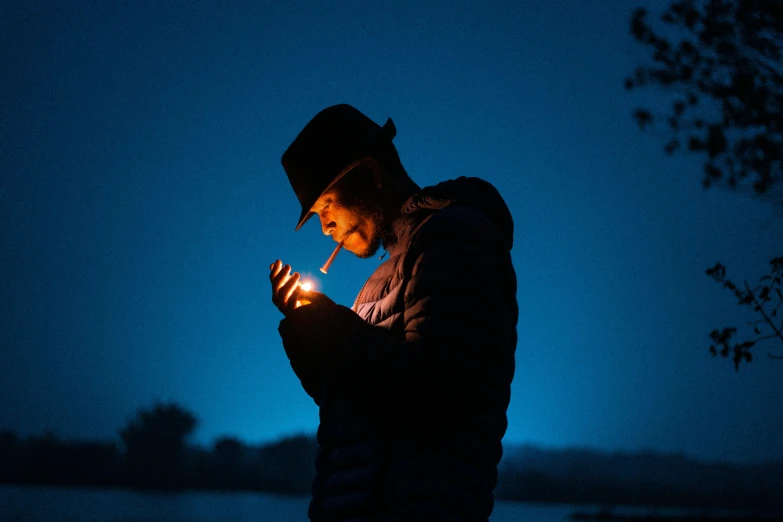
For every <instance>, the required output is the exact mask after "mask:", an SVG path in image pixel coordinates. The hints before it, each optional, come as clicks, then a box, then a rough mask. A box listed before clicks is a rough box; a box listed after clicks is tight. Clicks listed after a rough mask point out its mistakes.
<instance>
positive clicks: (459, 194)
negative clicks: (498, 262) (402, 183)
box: [402, 176, 514, 250]
mask: <svg viewBox="0 0 783 522" xmlns="http://www.w3.org/2000/svg"><path fill="white" fill-rule="evenodd" d="M451 205H461V206H467V207H473V208H476V209H478V210H480V211H481V212H482V213H483V214H484V215H485V216H487V218H489V219H490V221H492V222H493V223H494V224H495V226H496V227H498V229H499V230H500V232H501V233H502V234H503V238H504V240H505V242H506V247H507V248H508V249H509V250H511V247H512V246H513V244H514V220H513V219H512V218H511V212H510V211H509V210H508V206H507V205H506V202H505V201H503V197H502V196H501V195H500V193H499V192H498V191H497V189H496V188H495V187H493V186H492V185H491V184H490V183H488V182H486V181H484V180H483V179H479V178H468V177H465V176H462V177H459V178H457V179H451V180H448V181H443V182H441V183H438V184H437V185H433V186H431V187H425V188H424V189H422V190H421V192H419V193H418V194H414V195H413V196H411V197H410V198H409V199H408V200H407V201H406V202H405V204H403V206H402V214H403V215H405V214H412V213H414V212H416V211H418V210H422V209H431V210H439V209H442V208H445V207H448V206H451Z"/></svg>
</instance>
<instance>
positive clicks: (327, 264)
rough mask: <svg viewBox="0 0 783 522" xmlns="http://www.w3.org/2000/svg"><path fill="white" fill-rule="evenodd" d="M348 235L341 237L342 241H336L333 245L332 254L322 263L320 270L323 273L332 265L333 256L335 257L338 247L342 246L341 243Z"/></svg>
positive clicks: (338, 250)
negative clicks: (334, 245) (335, 244)
mask: <svg viewBox="0 0 783 522" xmlns="http://www.w3.org/2000/svg"><path fill="white" fill-rule="evenodd" d="M347 237H348V236H346V237H345V238H343V240H342V241H340V242H339V243H337V246H336V247H334V252H332V255H331V256H329V259H327V260H326V263H324V266H322V267H321V272H323V273H324V274H325V273H326V272H328V271H329V267H330V266H332V263H333V262H334V258H335V257H337V254H338V253H339V252H340V249H341V248H343V243H345V239H347Z"/></svg>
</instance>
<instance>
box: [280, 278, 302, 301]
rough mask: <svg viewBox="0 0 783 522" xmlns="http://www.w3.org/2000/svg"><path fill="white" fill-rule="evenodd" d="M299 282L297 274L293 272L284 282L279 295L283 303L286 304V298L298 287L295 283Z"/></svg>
mask: <svg viewBox="0 0 783 522" xmlns="http://www.w3.org/2000/svg"><path fill="white" fill-rule="evenodd" d="M298 282H299V272H294V273H293V274H291V278H290V279H289V280H288V281H286V283H285V284H284V285H283V286H282V287H281V288H280V292H279V294H280V295H281V296H283V300H284V301H285V302H288V298H289V296H290V295H291V292H292V291H293V290H294V288H297V287H298V286H299V285H297V283H298Z"/></svg>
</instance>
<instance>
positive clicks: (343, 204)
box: [311, 183, 383, 258]
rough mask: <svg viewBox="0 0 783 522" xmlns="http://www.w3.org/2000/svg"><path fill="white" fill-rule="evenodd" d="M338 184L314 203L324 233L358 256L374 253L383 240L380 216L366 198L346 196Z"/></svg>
mask: <svg viewBox="0 0 783 522" xmlns="http://www.w3.org/2000/svg"><path fill="white" fill-rule="evenodd" d="M339 185H340V184H339V183H338V184H337V185H335V187H333V188H331V189H329V190H328V191H326V192H325V193H324V194H323V195H322V196H321V197H320V198H318V201H316V202H315V204H314V205H313V208H312V209H311V210H312V211H313V212H315V213H316V214H318V218H319V219H320V220H321V229H322V230H323V232H324V234H326V235H331V236H332V238H333V239H334V240H335V241H336V242H338V243H339V242H340V241H342V240H343V239H345V244H344V245H343V246H344V247H345V248H346V249H347V250H349V251H350V252H353V253H354V254H356V255H357V256H358V257H361V258H367V257H370V256H372V255H373V254H375V252H377V251H378V248H379V247H380V246H381V240H382V238H383V213H382V212H381V209H380V207H379V206H378V205H377V203H373V201H372V200H371V199H370V198H369V195H352V196H351V197H346V196H345V194H344V193H343V191H341V190H340V187H339Z"/></svg>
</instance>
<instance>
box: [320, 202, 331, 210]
mask: <svg viewBox="0 0 783 522" xmlns="http://www.w3.org/2000/svg"><path fill="white" fill-rule="evenodd" d="M331 204H332V202H331V201H330V202H329V203H327V204H326V205H324V208H322V209H321V210H326V209H327V208H329V205H331Z"/></svg>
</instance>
